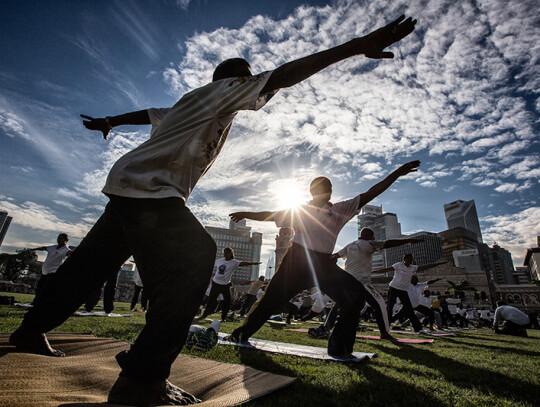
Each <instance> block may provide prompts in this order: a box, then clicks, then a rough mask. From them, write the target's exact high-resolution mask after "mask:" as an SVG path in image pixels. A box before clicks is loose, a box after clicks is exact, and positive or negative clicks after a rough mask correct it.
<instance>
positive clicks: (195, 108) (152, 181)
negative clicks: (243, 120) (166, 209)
mask: <svg viewBox="0 0 540 407" xmlns="http://www.w3.org/2000/svg"><path fill="white" fill-rule="evenodd" d="M271 74H272V72H271V71H269V72H264V73H262V74H259V75H256V76H252V77H242V78H227V79H222V80H219V81H216V82H212V83H209V84H208V85H206V86H203V87H201V88H199V89H195V90H194V91H192V92H189V93H187V94H186V95H184V96H183V97H182V98H181V99H180V100H179V101H178V102H177V103H176V104H175V105H174V106H173V107H172V108H170V109H164V110H163V109H150V110H149V116H150V119H151V121H152V134H151V137H150V138H149V139H148V140H147V141H145V142H144V143H142V144H141V145H140V146H138V147H137V148H135V149H134V150H132V151H130V152H128V153H127V154H125V155H124V156H122V157H121V158H120V159H119V160H118V161H117V162H116V163H115V164H114V166H113V167H112V169H111V171H110V173H109V176H108V177H107V182H106V184H105V187H104V188H103V193H105V194H112V195H118V196H123V197H129V198H169V197H180V198H183V199H184V200H185V201H187V199H188V198H189V196H190V194H191V191H192V190H193V188H194V187H195V184H197V181H198V180H199V179H200V178H201V177H202V176H203V175H204V174H205V173H206V171H208V169H209V168H210V166H211V165H212V164H213V163H214V161H215V159H216V157H217V155H218V154H219V152H220V151H221V148H222V147H223V144H224V143H225V140H226V139H227V136H228V134H229V130H230V128H231V125H232V122H233V119H234V118H235V116H236V114H237V113H238V111H240V110H258V109H260V108H261V107H262V106H264V105H265V104H266V102H267V101H268V100H270V98H271V96H272V95H273V94H274V93H275V92H272V93H270V94H268V95H260V92H261V91H262V89H263V88H264V86H265V84H266V82H267V81H268V78H269V77H270V75H271Z"/></svg>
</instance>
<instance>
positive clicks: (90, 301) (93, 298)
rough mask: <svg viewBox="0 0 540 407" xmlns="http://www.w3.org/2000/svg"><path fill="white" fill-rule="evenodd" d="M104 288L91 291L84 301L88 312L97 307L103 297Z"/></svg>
mask: <svg viewBox="0 0 540 407" xmlns="http://www.w3.org/2000/svg"><path fill="white" fill-rule="evenodd" d="M102 291H103V289H102V288H100V289H99V290H97V291H95V292H93V293H91V294H90V295H89V296H88V298H87V299H86V301H85V303H84V310H85V311H86V312H92V310H93V309H94V308H95V307H96V305H97V303H98V302H99V300H100V298H101V293H102Z"/></svg>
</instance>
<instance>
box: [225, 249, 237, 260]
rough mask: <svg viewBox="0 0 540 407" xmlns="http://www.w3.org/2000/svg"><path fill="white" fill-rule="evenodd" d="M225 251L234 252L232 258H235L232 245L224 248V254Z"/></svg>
mask: <svg viewBox="0 0 540 407" xmlns="http://www.w3.org/2000/svg"><path fill="white" fill-rule="evenodd" d="M225 252H230V253H231V254H232V258H233V259H234V250H233V249H231V248H230V247H226V248H225V249H223V254H225Z"/></svg>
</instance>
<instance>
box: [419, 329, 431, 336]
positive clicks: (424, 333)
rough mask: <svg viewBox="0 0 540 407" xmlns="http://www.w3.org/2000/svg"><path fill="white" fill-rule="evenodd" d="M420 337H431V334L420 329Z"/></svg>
mask: <svg viewBox="0 0 540 407" xmlns="http://www.w3.org/2000/svg"><path fill="white" fill-rule="evenodd" d="M416 333H417V334H418V335H426V336H430V335H431V334H430V333H429V332H428V331H426V330H425V329H420V330H419V331H418V332H416Z"/></svg>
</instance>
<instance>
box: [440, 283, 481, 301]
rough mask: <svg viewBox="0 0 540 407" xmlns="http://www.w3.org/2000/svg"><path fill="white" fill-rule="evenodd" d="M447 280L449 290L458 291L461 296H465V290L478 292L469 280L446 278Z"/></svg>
mask: <svg viewBox="0 0 540 407" xmlns="http://www.w3.org/2000/svg"><path fill="white" fill-rule="evenodd" d="M446 282H447V283H448V291H454V292H456V293H457V295H458V297H459V298H463V297H465V291H473V292H475V293H477V292H478V290H477V289H476V288H474V287H473V286H471V284H470V283H469V282H468V281H467V280H459V281H458V282H457V283H454V282H453V281H450V280H446Z"/></svg>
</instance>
